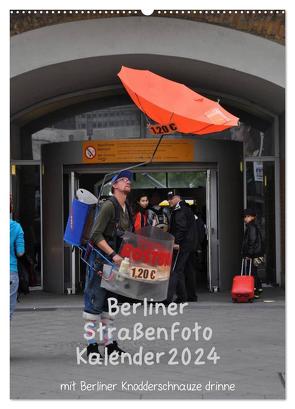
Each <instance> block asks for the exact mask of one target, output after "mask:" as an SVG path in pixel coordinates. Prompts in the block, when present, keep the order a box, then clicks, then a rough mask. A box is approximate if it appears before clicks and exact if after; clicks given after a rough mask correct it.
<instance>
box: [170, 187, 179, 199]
mask: <svg viewBox="0 0 295 409" xmlns="http://www.w3.org/2000/svg"><path fill="white" fill-rule="evenodd" d="M174 196H180V197H181V194H180V192H179V190H177V189H173V190H170V191H169V192H168V193H167V199H168V200H170V199H172V198H173V197H174Z"/></svg>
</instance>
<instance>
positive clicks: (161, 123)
mask: <svg viewBox="0 0 295 409" xmlns="http://www.w3.org/2000/svg"><path fill="white" fill-rule="evenodd" d="M118 76H119V78H120V80H121V81H122V83H123V85H124V87H125V88H126V90H127V92H128V94H129V95H130V97H131V98H132V100H133V102H134V103H135V104H136V105H137V106H138V108H139V109H140V110H141V111H142V112H144V113H145V114H146V115H147V116H148V117H149V118H151V119H152V120H153V121H155V122H157V124H155V125H149V127H150V131H151V133H154V134H159V135H161V134H168V133H173V132H182V133H190V134H198V135H203V134H208V133H213V132H220V131H223V130H225V129H228V128H231V127H232V126H237V125H238V122H239V118H237V117H235V116H234V115H232V114H230V113H229V112H227V111H226V110H225V109H224V108H222V107H221V105H220V104H219V103H218V102H215V101H212V100H211V99H208V98H205V97H203V96H202V95H200V94H197V93H196V92H194V91H192V90H191V89H190V88H188V87H186V86H185V85H183V84H180V83H178V82H175V81H171V80H168V79H167V78H164V77H161V76H160V75H157V74H154V73H153V72H151V71H148V70H135V69H132V68H128V67H124V66H122V68H121V71H120V72H119V74H118Z"/></svg>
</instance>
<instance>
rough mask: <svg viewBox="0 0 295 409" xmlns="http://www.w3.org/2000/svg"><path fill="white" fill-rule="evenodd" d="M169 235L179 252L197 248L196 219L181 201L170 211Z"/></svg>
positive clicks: (187, 206) (188, 207)
mask: <svg viewBox="0 0 295 409" xmlns="http://www.w3.org/2000/svg"><path fill="white" fill-rule="evenodd" d="M170 233H171V234H172V235H173V236H174V237H175V244H179V246H180V250H188V251H194V250H196V249H197V248H198V245H199V238H198V229H197V225H196V219H195V216H194V213H193V211H192V209H191V208H190V206H189V205H188V204H187V203H186V202H184V201H182V200H181V201H180V202H179V203H178V204H177V205H176V206H175V208H174V209H173V211H172V214H171V220H170Z"/></svg>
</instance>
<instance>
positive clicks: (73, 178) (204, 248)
mask: <svg viewBox="0 0 295 409" xmlns="http://www.w3.org/2000/svg"><path fill="white" fill-rule="evenodd" d="M104 176H105V175H104V174H103V173H98V172H95V173H94V170H92V173H89V170H87V169H85V170H83V171H81V168H80V169H77V171H75V170H73V169H71V170H70V171H69V172H65V174H64V216H65V217H64V223H65V225H66V222H67V218H68V214H69V209H70V206H71V203H72V198H73V197H74V195H75V191H76V190H77V189H78V188H84V189H86V190H88V191H90V192H91V193H93V194H94V195H95V196H98V194H99V191H100V189H101V185H102V183H103V180H104ZM110 179H111V177H109V178H107V179H106V181H107V183H106V184H105V187H104V189H103V191H102V197H103V198H106V197H108V196H109V194H110V191H111V185H110V183H108V181H109V180H110ZM173 188H177V190H178V191H179V192H180V193H181V195H182V198H183V200H186V201H187V202H188V203H189V205H190V206H191V208H192V210H193V212H194V214H195V216H196V217H197V218H198V222H199V225H200V226H203V228H204V237H203V240H202V243H201V246H200V248H199V249H196V257H195V260H196V269H195V270H196V277H197V288H198V291H202V290H203V291H204V290H205V291H208V290H209V291H215V290H217V289H218V286H219V243H218V214H217V213H218V212H217V207H218V206H217V171H216V169H197V170H192V169H189V170H183V171H182V172H180V171H179V169H178V170H177V172H176V171H174V170H173V169H171V170H170V169H168V170H165V171H159V170H157V169H148V168H145V169H144V171H143V170H142V169H141V170H140V171H139V170H138V169H137V170H136V171H135V172H134V181H133V183H132V191H131V193H130V194H129V196H128V201H129V204H130V206H131V208H132V207H134V204H135V202H136V199H137V198H138V196H139V195H140V194H141V193H145V194H147V195H148V197H149V200H150V205H151V206H152V205H156V204H157V205H159V204H160V206H161V207H165V206H168V202H167V200H166V198H167V193H168V191H169V190H171V189H173ZM85 274H86V266H85V264H84V263H83V262H81V260H80V257H79V251H78V250H77V249H74V250H73V251H71V249H70V248H69V246H67V245H66V244H65V274H64V278H65V283H64V285H65V289H67V288H71V292H72V293H76V292H82V291H83V288H84V284H85Z"/></svg>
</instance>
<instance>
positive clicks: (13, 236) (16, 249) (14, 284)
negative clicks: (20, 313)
mask: <svg viewBox="0 0 295 409" xmlns="http://www.w3.org/2000/svg"><path fill="white" fill-rule="evenodd" d="M12 212H13V202H12V196H11V195H10V214H11V217H12ZM24 253H25V242H24V232H23V229H22V227H21V225H20V224H19V223H17V222H16V221H14V220H12V218H11V219H10V319H12V315H13V313H14V310H15V306H16V301H17V290H18V286H19V276H18V267H17V257H21V256H23V255H24Z"/></svg>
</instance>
